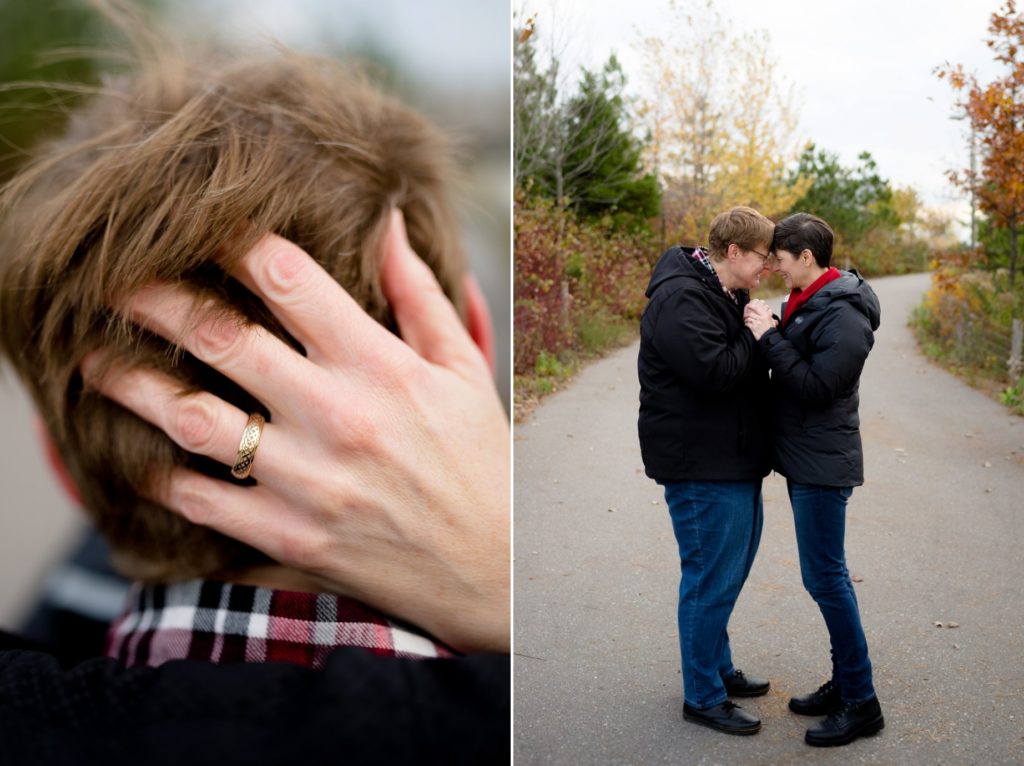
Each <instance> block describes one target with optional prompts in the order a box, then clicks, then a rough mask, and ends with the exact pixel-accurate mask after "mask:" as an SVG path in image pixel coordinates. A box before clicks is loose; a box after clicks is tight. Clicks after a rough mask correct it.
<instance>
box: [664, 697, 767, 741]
mask: <svg viewBox="0 0 1024 766" xmlns="http://www.w3.org/2000/svg"><path fill="white" fill-rule="evenodd" d="M683 719H684V720H686V721H692V722H693V723H699V724H700V725H701V726H708V727H710V728H712V729H716V730H717V731H724V732H725V733H726V734H757V732H759V731H760V730H761V719H759V718H754V716H752V715H750V713H746V712H744V710H743V708H741V707H740V706H739V705H737V704H736V703H735V702H730V701H729V700H726V701H725V702H723V703H722V704H721V705H715V706H714V707H710V708H708V709H707V710H698V709H697V708H695V707H690V706H689V705H687V704H686V703H683Z"/></svg>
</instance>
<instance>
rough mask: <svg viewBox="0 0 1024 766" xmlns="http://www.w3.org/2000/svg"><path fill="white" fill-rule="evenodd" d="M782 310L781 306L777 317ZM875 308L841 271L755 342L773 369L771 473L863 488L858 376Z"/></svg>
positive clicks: (864, 288) (859, 281) (868, 294)
mask: <svg viewBox="0 0 1024 766" xmlns="http://www.w3.org/2000/svg"><path fill="white" fill-rule="evenodd" d="M784 311H785V305H783V313H784ZM880 320H881V308H880V306H879V302H878V296H876V295H875V292H874V290H872V289H871V287H870V286H869V285H868V283H867V282H865V281H864V279H863V278H862V277H861V276H860V274H858V273H857V272H856V271H852V272H849V271H844V272H842V275H841V276H840V277H839V279H836V280H833V281H832V282H829V283H828V284H826V285H825V286H824V287H822V288H821V289H820V290H819V291H818V292H816V293H815V294H814V295H812V296H811V297H810V298H809V299H808V301H807V302H806V303H805V304H803V305H802V306H800V307H799V308H797V309H796V311H795V312H794V313H793V315H792V316H790V317H789V319H788V320H787V322H786V324H785V326H784V327H782V328H780V329H778V330H769V331H767V332H766V333H765V334H764V335H762V336H761V340H760V341H759V342H758V345H759V347H760V350H761V352H762V353H763V354H764V357H765V358H766V359H767V360H768V364H769V365H770V366H771V369H772V373H771V374H772V389H773V393H774V396H775V408H774V409H775V427H774V432H775V438H774V442H775V444H774V446H775V449H774V452H775V457H774V467H775V470H776V471H778V472H779V473H781V474H782V475H783V476H786V477H787V478H789V479H791V480H792V481H795V482H799V483H801V484H818V485H824V486H828V487H855V486H859V485H861V484H863V483H864V451H863V448H862V447H861V440H860V415H859V413H858V406H859V404H860V393H859V388H860V374H861V370H863V369H864V361H865V360H866V359H867V357H868V352H870V351H871V347H872V346H873V345H874V342H875V336H874V332H875V330H877V329H878V326H879V322H880Z"/></svg>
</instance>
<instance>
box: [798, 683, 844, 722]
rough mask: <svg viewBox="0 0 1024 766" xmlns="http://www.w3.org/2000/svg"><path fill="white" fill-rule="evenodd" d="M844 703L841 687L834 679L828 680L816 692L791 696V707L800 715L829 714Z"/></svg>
mask: <svg viewBox="0 0 1024 766" xmlns="http://www.w3.org/2000/svg"><path fill="white" fill-rule="evenodd" d="M842 704H843V701H842V699H840V697H839V687H838V686H836V685H835V684H834V683H832V681H826V682H825V683H823V684H822V685H821V686H819V687H818V691H816V692H811V693H810V694H801V695H800V696H798V697H791V698H790V700H789V709H790V710H792V711H793V712H794V713H797V714H798V715H828V714H829V713H831V712H832V711H833V710H835V709H836V708H838V707H839V706H840V705H842Z"/></svg>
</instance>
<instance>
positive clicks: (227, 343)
mask: <svg viewBox="0 0 1024 766" xmlns="http://www.w3.org/2000/svg"><path fill="white" fill-rule="evenodd" d="M195 340H196V344H197V346H198V348H197V350H198V351H199V352H200V353H201V354H202V355H203V356H206V357H207V358H209V359H218V358H224V357H226V356H227V355H228V354H230V353H231V352H232V351H233V350H235V349H236V348H237V347H238V346H239V345H240V343H241V341H242V328H241V327H240V325H239V323H238V321H236V320H234V319H231V318H227V317H217V318H213V319H209V320H207V321H204V322H203V323H202V324H200V325H199V326H198V327H197V328H196V330H195Z"/></svg>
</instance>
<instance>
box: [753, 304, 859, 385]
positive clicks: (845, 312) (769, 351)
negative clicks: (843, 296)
mask: <svg viewBox="0 0 1024 766" xmlns="http://www.w3.org/2000/svg"><path fill="white" fill-rule="evenodd" d="M873 342H874V340H873V336H872V333H871V326H870V323H869V322H868V318H867V317H866V316H864V314H862V313H861V312H859V311H857V310H856V309H855V308H854V307H853V306H850V305H846V304H844V303H842V302H838V303H836V304H835V305H834V306H830V307H829V309H828V311H827V313H826V314H825V316H824V317H822V319H821V321H820V322H818V324H817V326H816V327H815V328H814V329H813V330H812V336H811V343H812V350H811V354H810V358H805V357H804V356H802V355H801V354H800V351H799V350H798V349H797V348H796V347H795V346H794V345H793V344H792V343H790V342H789V341H788V340H787V339H786V338H785V337H784V336H783V335H782V333H780V332H779V331H778V330H774V329H772V330H768V331H767V332H766V333H765V334H764V335H762V336H761V340H760V341H758V345H759V347H760V349H761V351H762V352H763V354H764V357H765V359H767V361H768V364H769V366H770V367H771V368H772V381H773V382H775V383H776V385H779V386H781V387H782V389H783V390H784V391H786V392H787V393H790V394H792V395H794V396H796V397H797V398H799V399H800V400H801V401H806V402H811V403H825V402H830V401H833V400H834V399H837V398H838V397H839V396H840V395H841V394H843V393H844V392H846V391H849V390H850V389H851V388H852V387H853V385H854V384H855V383H856V382H857V380H858V379H859V378H860V374H861V371H862V370H863V369H864V362H865V360H866V359H867V357H868V352H869V351H871V346H872V344H873Z"/></svg>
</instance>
